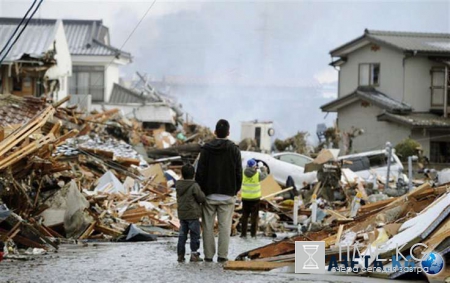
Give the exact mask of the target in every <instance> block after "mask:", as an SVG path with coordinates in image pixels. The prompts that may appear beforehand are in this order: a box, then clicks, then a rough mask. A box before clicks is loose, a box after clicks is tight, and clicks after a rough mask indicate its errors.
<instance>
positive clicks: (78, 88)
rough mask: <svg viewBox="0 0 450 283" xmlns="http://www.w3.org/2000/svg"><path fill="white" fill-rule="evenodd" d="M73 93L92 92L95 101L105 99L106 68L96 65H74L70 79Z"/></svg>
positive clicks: (70, 90)
mask: <svg viewBox="0 0 450 283" xmlns="http://www.w3.org/2000/svg"><path fill="white" fill-rule="evenodd" d="M69 92H70V93H71V94H90V95H92V101H93V102H102V101H104V94H105V69H104V67H94V66H73V69H72V77H70V79H69Z"/></svg>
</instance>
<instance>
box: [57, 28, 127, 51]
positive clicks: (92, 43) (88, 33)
mask: <svg viewBox="0 0 450 283" xmlns="http://www.w3.org/2000/svg"><path fill="white" fill-rule="evenodd" d="M63 24H64V30H65V32H66V37H67V42H68V44H69V49H70V54H72V55H96V56H116V55H120V56H123V57H125V58H131V54H130V53H128V52H124V51H120V50H119V49H118V48H115V47H112V46H111V45H109V30H108V28H107V27H105V26H104V25H103V23H102V21H100V20H63Z"/></svg>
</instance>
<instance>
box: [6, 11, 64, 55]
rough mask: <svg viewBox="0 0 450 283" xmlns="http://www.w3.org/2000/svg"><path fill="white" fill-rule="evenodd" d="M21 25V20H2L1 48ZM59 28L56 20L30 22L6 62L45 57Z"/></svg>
mask: <svg viewBox="0 0 450 283" xmlns="http://www.w3.org/2000/svg"><path fill="white" fill-rule="evenodd" d="M19 23H20V19H10V18H0V48H3V46H5V44H6V42H7V41H8V39H9V38H10V37H11V35H12V34H13V32H14V30H15V29H16V27H17V25H18V24H19ZM22 25H24V24H22ZM57 27H58V22H57V21H56V20H51V21H37V20H36V21H33V20H32V21H30V23H29V24H28V26H27V28H26V29H25V30H24V32H23V33H22V35H21V36H20V38H19V39H18V40H17V42H16V43H15V44H14V46H13V48H12V49H11V51H10V52H9V54H8V56H7V57H6V59H5V62H11V61H16V60H19V59H21V58H22V56H24V55H29V56H30V57H32V58H41V57H43V56H44V55H45V53H47V51H49V49H50V48H51V47H52V43H53V41H54V40H55V35H56V29H57Z"/></svg>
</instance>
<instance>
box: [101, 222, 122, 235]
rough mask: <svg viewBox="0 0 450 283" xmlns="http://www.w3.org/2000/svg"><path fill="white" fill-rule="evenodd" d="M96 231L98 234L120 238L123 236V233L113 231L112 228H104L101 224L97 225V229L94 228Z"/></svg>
mask: <svg viewBox="0 0 450 283" xmlns="http://www.w3.org/2000/svg"><path fill="white" fill-rule="evenodd" d="M94 230H95V231H97V232H100V233H103V234H106V235H110V236H113V237H119V236H121V235H122V232H120V231H117V230H115V229H111V228H109V227H106V226H103V225H101V224H96V225H95V227H94Z"/></svg>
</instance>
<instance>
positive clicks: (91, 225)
mask: <svg viewBox="0 0 450 283" xmlns="http://www.w3.org/2000/svg"><path fill="white" fill-rule="evenodd" d="M95 223H96V222H95V221H92V223H91V224H90V225H89V227H88V228H87V229H86V231H84V233H83V234H82V235H81V236H80V237H79V239H80V240H83V239H86V238H87V237H89V236H90V235H91V234H92V232H94V227H95Z"/></svg>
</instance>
